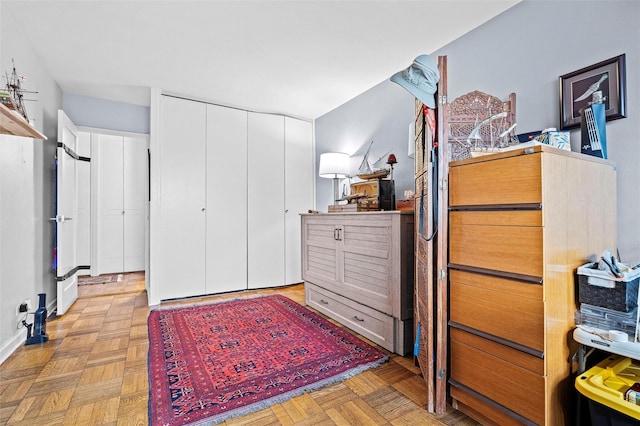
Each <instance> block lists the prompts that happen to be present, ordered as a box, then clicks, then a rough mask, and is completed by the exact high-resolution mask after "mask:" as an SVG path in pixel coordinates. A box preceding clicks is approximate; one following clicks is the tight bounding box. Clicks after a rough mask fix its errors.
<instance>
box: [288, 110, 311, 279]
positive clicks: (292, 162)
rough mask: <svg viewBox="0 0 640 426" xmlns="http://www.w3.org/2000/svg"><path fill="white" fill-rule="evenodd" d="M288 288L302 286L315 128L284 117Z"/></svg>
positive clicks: (309, 124)
mask: <svg viewBox="0 0 640 426" xmlns="http://www.w3.org/2000/svg"><path fill="white" fill-rule="evenodd" d="M284 129H285V150H284V158H285V169H284V176H285V181H284V185H285V186H284V197H285V210H284V211H285V284H295V283H299V282H302V266H301V256H300V253H302V247H301V241H302V238H301V235H300V230H301V225H300V213H306V212H307V211H308V210H309V209H313V200H314V193H313V188H314V185H313V183H314V182H313V171H314V164H313V126H312V124H311V123H309V122H306V121H301V120H296V119H293V118H289V117H285V119H284Z"/></svg>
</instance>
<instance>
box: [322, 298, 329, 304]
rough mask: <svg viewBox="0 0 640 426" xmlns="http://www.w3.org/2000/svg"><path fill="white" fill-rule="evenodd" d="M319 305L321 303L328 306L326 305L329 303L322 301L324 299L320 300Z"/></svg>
mask: <svg viewBox="0 0 640 426" xmlns="http://www.w3.org/2000/svg"><path fill="white" fill-rule="evenodd" d="M320 303H322V304H323V305H328V304H329V302H327V301H326V300H324V299H320Z"/></svg>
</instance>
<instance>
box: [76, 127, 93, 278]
mask: <svg viewBox="0 0 640 426" xmlns="http://www.w3.org/2000/svg"><path fill="white" fill-rule="evenodd" d="M77 143H78V145H77V147H76V148H77V151H76V153H77V154H78V156H80V157H83V158H91V133H87V132H78V140H77ZM91 161H93V160H91ZM76 167H77V169H78V170H77V171H78V225H77V226H78V240H77V241H78V245H77V250H78V253H77V259H76V260H77V262H78V265H80V266H82V267H88V266H91V261H92V259H91V162H89V161H78V162H77V165H76ZM87 273H88V272H87V271H86V270H85V271H82V272H80V275H84V274H87Z"/></svg>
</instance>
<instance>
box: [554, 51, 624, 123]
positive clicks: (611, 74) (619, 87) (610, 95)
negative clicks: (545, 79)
mask: <svg viewBox="0 0 640 426" xmlns="http://www.w3.org/2000/svg"><path fill="white" fill-rule="evenodd" d="M597 91H600V92H602V96H603V98H604V100H603V103H604V104H605V116H606V118H607V121H609V120H615V119H618V118H624V117H626V109H627V105H626V76H625V55H624V54H622V55H619V56H616V57H613V58H611V59H607V60H605V61H602V62H599V63H597V64H594V65H591V66H588V67H585V68H582V69H579V70H577V71H574V72H571V73H569V74H565V75H562V76H560V128H561V129H571V128H574V127H578V126H580V114H581V111H582V109H583V108H584V107H586V106H588V105H589V102H591V99H592V94H593V92H597Z"/></svg>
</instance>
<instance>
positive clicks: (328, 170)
mask: <svg viewBox="0 0 640 426" xmlns="http://www.w3.org/2000/svg"><path fill="white" fill-rule="evenodd" d="M318 169H319V170H318V175H319V176H320V177H323V178H334V179H344V178H346V177H348V176H349V156H348V155H347V154H344V153H342V152H327V153H325V154H321V155H320V167H319V168H318Z"/></svg>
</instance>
